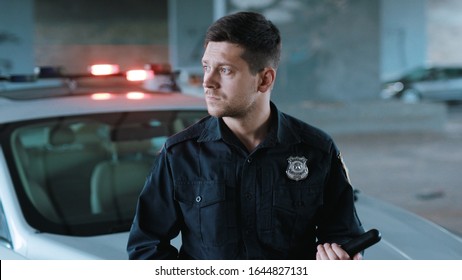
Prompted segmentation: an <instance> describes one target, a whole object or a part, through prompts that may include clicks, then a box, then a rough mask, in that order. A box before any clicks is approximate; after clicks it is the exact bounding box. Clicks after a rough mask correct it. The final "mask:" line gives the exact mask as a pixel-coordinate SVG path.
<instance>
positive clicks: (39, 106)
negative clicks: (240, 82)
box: [0, 89, 206, 123]
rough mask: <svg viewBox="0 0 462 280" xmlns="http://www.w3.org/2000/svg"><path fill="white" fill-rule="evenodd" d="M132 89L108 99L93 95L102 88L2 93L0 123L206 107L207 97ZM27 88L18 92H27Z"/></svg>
mask: <svg viewBox="0 0 462 280" xmlns="http://www.w3.org/2000/svg"><path fill="white" fill-rule="evenodd" d="M52 90H53V89H40V90H32V91H30V93H31V94H32V93H35V94H36V93H37V92H38V93H40V92H43V91H52ZM130 92H131V93H132V94H133V91H130V90H129V89H126V90H125V91H124V90H123V89H119V90H117V91H116V90H108V89H104V93H103V94H109V95H106V96H107V99H104V98H103V99H102V100H98V98H95V95H94V94H101V93H102V92H101V90H99V91H98V90H89V91H87V92H85V93H84V94H82V93H79V94H67V95H58V96H57V95H53V94H51V95H50V96H51V97H43V96H42V97H40V98H31V99H24V98H19V99H18V98H14V97H13V98H11V96H13V93H12V92H8V96H9V98H6V97H5V96H6V95H5V93H2V92H0V123H7V122H14V121H23V120H30V119H37V118H48V117H55V116H70V115H80V114H91V113H102V112H107V113H109V112H122V111H145V110H153V109H155V110H177V109H181V110H205V108H206V106H205V100H204V98H202V97H198V96H192V95H187V94H184V93H179V92H168V93H167V92H149V91H139V90H138V91H136V93H135V94H136V95H135V96H134V98H131V97H130V96H129V94H130ZM24 93H25V92H24V91H18V92H17V94H18V96H19V95H21V94H22V95H24Z"/></svg>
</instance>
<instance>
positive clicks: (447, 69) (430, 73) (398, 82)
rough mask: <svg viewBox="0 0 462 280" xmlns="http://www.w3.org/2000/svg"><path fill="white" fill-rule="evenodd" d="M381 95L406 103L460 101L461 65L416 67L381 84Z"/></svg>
mask: <svg viewBox="0 0 462 280" xmlns="http://www.w3.org/2000/svg"><path fill="white" fill-rule="evenodd" d="M381 97H382V98H384V99H390V98H397V99H400V100H402V101H404V102H407V103H416V102H419V101H422V100H430V101H444V102H451V101H462V66H460V67H456V66H432V67H418V68H415V69H413V70H410V71H408V72H406V73H405V74H404V75H402V76H401V77H399V78H397V79H393V80H390V81H387V82H385V83H384V84H383V88H382V91H381Z"/></svg>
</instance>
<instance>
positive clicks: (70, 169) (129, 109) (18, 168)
mask: <svg viewBox="0 0 462 280" xmlns="http://www.w3.org/2000/svg"><path fill="white" fill-rule="evenodd" d="M105 68H108V69H109V70H110V72H109V73H110V75H109V76H101V77H99V78H92V77H87V76H86V75H66V78H63V77H61V76H60V75H56V74H53V73H52V74H47V75H48V76H49V77H52V78H51V79H47V80H46V82H44V81H43V80H42V79H39V80H38V81H35V82H27V83H21V84H15V85H12V83H10V82H9V81H3V82H1V81H0V146H1V149H0V259H9V258H15V259H16V258H25V259H127V254H126V243H127V238H128V231H129V227H130V224H131V222H132V217H133V214H134V209H135V206H136V199H137V196H138V193H139V192H140V188H141V187H142V186H143V183H144V180H145V178H146V176H147V175H148V173H149V170H150V168H151V164H152V162H153V159H154V157H155V155H156V153H157V151H158V150H159V149H160V148H161V146H162V145H163V143H164V141H165V139H166V137H168V136H169V135H171V134H173V133H176V132H178V131H180V130H182V129H184V128H185V127H187V126H189V125H191V124H192V123H194V122H196V121H197V120H199V119H200V118H202V117H203V116H205V115H206V114H207V112H206V109H205V102H204V100H203V98H197V97H193V96H188V95H185V94H181V93H178V92H165V90H172V89H177V88H175V87H172V88H168V87H167V89H166V88H165V87H161V86H160V85H159V83H157V82H156V81H153V80H152V79H155V78H153V77H152V72H148V77H149V76H150V78H149V79H151V80H148V81H147V82H146V81H138V82H135V84H134V85H132V84H128V82H127V81H126V80H125V79H120V78H121V76H122V75H120V74H119V72H118V70H117V67H116V66H115V65H106V66H105ZM97 69H99V68H95V71H96V70H97ZM98 73H99V72H98V71H96V72H95V74H98ZM133 73H135V74H138V75H142V76H144V75H145V74H146V72H143V71H140V72H132V74H133ZM99 74H101V73H99ZM127 74H128V73H127ZM129 76H130V75H129ZM53 77H54V78H53ZM154 77H155V74H154ZM15 78H17V79H18V80H21V77H15ZM130 79H131V80H143V79H139V78H138V76H136V75H135V76H130ZM4 80H12V77H7V78H4ZM25 80H27V79H25ZM162 84H163V85H166V84H168V83H165V82H162ZM12 88H13V89H12ZM156 90H164V91H156ZM357 209H358V212H359V216H360V218H361V220H362V222H363V224H364V227H365V228H366V229H370V228H377V229H379V230H380V231H381V233H382V240H381V241H380V242H379V243H378V244H377V245H375V246H373V247H372V248H370V249H369V250H367V251H366V255H365V257H366V258H367V259H461V258H462V241H461V239H460V238H459V237H457V236H455V235H453V234H451V233H449V232H447V231H445V230H444V229H442V228H441V227H439V226H437V225H435V224H433V223H430V222H429V221H427V220H423V219H421V218H419V217H417V216H415V215H413V214H410V213H408V212H405V211H403V210H401V209H398V208H396V207H393V206H391V205H387V204H385V203H382V202H380V201H376V200H374V199H373V198H370V197H368V196H365V195H363V194H361V193H358V194H357ZM174 242H175V244H176V246H179V239H176V240H175V241H174Z"/></svg>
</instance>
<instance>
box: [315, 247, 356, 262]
mask: <svg viewBox="0 0 462 280" xmlns="http://www.w3.org/2000/svg"><path fill="white" fill-rule="evenodd" d="M317 249H318V251H317V252H316V260H351V259H353V260H362V258H363V256H362V255H361V253H357V254H356V255H354V256H353V258H350V256H349V255H348V254H347V252H345V251H344V250H343V249H342V247H340V245H338V244H335V243H332V244H329V243H325V244H322V245H321V244H320V245H318V248H317Z"/></svg>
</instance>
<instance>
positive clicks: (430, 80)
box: [414, 68, 449, 99]
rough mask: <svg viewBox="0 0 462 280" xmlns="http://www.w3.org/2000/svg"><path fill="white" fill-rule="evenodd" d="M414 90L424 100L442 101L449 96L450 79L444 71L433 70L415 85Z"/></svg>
mask: <svg viewBox="0 0 462 280" xmlns="http://www.w3.org/2000/svg"><path fill="white" fill-rule="evenodd" d="M414 88H415V89H417V91H418V92H419V94H420V95H421V97H422V98H423V99H440V98H441V97H442V96H444V95H447V94H448V91H449V84H448V77H447V76H446V74H445V73H444V71H443V70H442V69H439V68H431V69H429V70H428V72H427V73H426V74H425V75H424V76H422V79H420V80H419V81H417V82H415V83H414Z"/></svg>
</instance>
